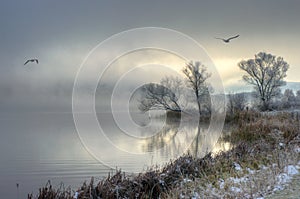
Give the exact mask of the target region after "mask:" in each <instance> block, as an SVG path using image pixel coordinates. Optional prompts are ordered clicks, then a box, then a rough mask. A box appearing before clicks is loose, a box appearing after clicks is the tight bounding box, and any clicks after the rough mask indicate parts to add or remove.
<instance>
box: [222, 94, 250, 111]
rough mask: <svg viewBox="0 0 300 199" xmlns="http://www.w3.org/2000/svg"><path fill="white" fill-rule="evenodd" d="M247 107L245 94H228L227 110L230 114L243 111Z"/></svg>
mask: <svg viewBox="0 0 300 199" xmlns="http://www.w3.org/2000/svg"><path fill="white" fill-rule="evenodd" d="M245 107H246V98H245V95H244V93H236V94H232V93H230V94H228V102H227V108H228V112H229V113H230V114H231V115H233V114H234V113H235V112H237V111H242V110H244V109H245Z"/></svg>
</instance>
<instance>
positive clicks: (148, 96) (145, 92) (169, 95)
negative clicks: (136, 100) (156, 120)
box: [139, 77, 182, 112]
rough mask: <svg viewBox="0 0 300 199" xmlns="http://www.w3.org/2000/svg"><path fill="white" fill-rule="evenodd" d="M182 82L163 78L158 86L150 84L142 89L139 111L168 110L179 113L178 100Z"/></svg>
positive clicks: (171, 78) (173, 78)
mask: <svg viewBox="0 0 300 199" xmlns="http://www.w3.org/2000/svg"><path fill="white" fill-rule="evenodd" d="M181 85H182V82H181V80H180V79H179V78H175V77H165V78H163V79H162V80H161V83H160V84H155V83H150V84H146V85H144V86H143V87H142V97H141V100H140V105H139V110H140V111H142V112H146V111H149V110H169V111H176V112H181V107H180V105H179V99H180V97H181V88H182V87H181Z"/></svg>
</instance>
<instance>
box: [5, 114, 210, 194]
mask: <svg viewBox="0 0 300 199" xmlns="http://www.w3.org/2000/svg"><path fill="white" fill-rule="evenodd" d="M98 120H99V122H100V123H101V124H105V125H104V126H103V128H104V129H105V133H106V135H107V137H108V138H109V139H110V140H111V141H112V142H114V143H115V144H116V145H117V147H120V148H121V152H120V154H113V153H112V152H111V151H107V148H105V147H104V146H105V142H107V140H99V139H98V138H97V137H95V138H94V139H95V142H96V143H99V150H101V151H102V154H106V155H107V157H102V160H104V161H107V160H109V158H111V160H112V161H111V162H101V161H98V160H96V159H94V158H93V156H92V155H91V154H89V153H88V152H87V150H86V148H85V147H84V146H83V145H82V143H81V141H80V139H79V136H78V134H77V131H76V128H75V125H74V121H73V117H72V114H69V113H19V114H17V113H11V114H8V113H6V114H4V113H2V114H1V115H0V126H1V128H2V136H1V139H0V159H1V165H0V179H1V181H0V195H5V196H10V198H17V187H16V183H19V194H20V198H25V197H26V195H27V194H28V193H31V192H33V193H37V192H38V188H40V187H41V186H43V185H45V184H46V183H47V181H48V180H50V181H51V183H52V184H53V186H54V187H55V186H56V187H59V185H60V183H61V182H63V183H64V185H65V186H68V185H70V186H71V187H72V188H73V189H77V188H78V187H79V186H80V185H81V184H82V183H83V182H84V181H85V180H87V181H88V180H89V179H90V178H91V177H92V176H94V177H95V179H96V180H97V179H98V180H99V179H101V178H102V177H104V176H106V175H107V174H108V172H111V171H112V169H111V167H112V168H113V169H115V168H116V167H118V168H121V169H123V170H124V171H129V172H142V171H144V170H146V169H147V168H148V167H149V166H150V165H151V164H163V163H167V162H168V161H169V157H170V154H173V155H174V157H176V155H180V154H178V148H179V147H180V146H181V145H182V144H183V143H182V140H183V141H184V142H185V141H186V139H193V138H195V135H197V132H198V128H197V126H190V125H186V126H183V127H182V128H179V123H177V122H165V120H164V119H162V118H156V119H152V120H153V121H151V125H148V126H146V127H145V128H142V129H143V130H142V131H141V130H140V127H139V126H136V127H127V128H129V130H130V128H131V132H133V134H134V136H137V137H139V138H138V139H134V140H133V142H132V139H129V137H130V136H128V135H127V134H126V133H124V131H122V130H120V129H118V128H115V127H114V125H113V120H111V118H110V117H108V116H107V114H104V113H102V114H98ZM141 121H142V119H141V120H140V122H141ZM145 124H147V121H145ZM205 128H206V127H203V128H202V129H203V131H204V130H205ZM90 131H92V130H91V129H88V128H87V129H86V132H85V133H89V132H90ZM200 143H201V142H199V144H200ZM193 147H194V148H193ZM194 149H195V142H192V145H191V150H192V151H195V150H194ZM122 150H123V151H126V150H127V151H129V152H130V153H131V152H132V151H135V152H136V153H137V154H144V155H142V156H145V157H146V158H145V159H137V158H134V157H135V156H133V155H131V154H130V153H123V152H122ZM199 150H202V149H201V146H199ZM126 154H127V155H126ZM128 154H129V155H128ZM153 155H155V156H156V160H159V161H158V162H154V160H155V159H153V158H151V157H152V156H153ZM143 161H144V162H143ZM106 165H109V166H110V167H109V166H106Z"/></svg>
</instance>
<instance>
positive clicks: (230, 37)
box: [227, 35, 240, 40]
mask: <svg viewBox="0 0 300 199" xmlns="http://www.w3.org/2000/svg"><path fill="white" fill-rule="evenodd" d="M239 36H240V35H236V36H234V37H230V38H228V39H227V40H231V39H235V38H237V37H239Z"/></svg>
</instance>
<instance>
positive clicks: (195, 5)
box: [0, 0, 300, 111]
mask: <svg viewBox="0 0 300 199" xmlns="http://www.w3.org/2000/svg"><path fill="white" fill-rule="evenodd" d="M299 10H300V1H297V0H286V1H282V0H272V1H271V0H268V1H266V0H265V1H261V0H253V1H240V0H239V1H238V0H236V1H232V0H229V1H222V0H219V1H187V2H183V1H140V0H139V1H124V0H120V1H100V0H99V1H95V0H93V1H82V0H73V1H55V0H51V1H50V0H44V1H38V0H36V1H33V0H26V1H21V0H20V1H14V0H4V1H1V7H0V25H1V29H0V44H1V45H0V58H1V63H0V70H1V71H0V110H1V111H10V110H13V109H14V110H29V111H30V110H34V109H39V108H41V107H42V108H43V107H47V110H48V109H49V110H53V111H56V110H66V111H68V110H69V108H70V107H71V99H70V96H71V93H72V86H73V82H74V79H75V76H76V73H77V71H78V69H79V67H80V64H81V63H82V61H83V60H84V58H85V57H86V55H87V54H88V53H89V51H90V50H91V49H92V48H94V47H95V46H96V45H97V44H98V43H99V42H101V41H103V40H105V39H107V38H108V37H110V36H112V35H114V34H117V33H119V32H122V31H125V30H128V29H132V28H138V27H150V26H151V27H163V28H170V29H174V30H177V31H179V32H182V33H184V34H186V35H188V36H190V37H192V38H193V39H195V40H196V41H197V42H198V43H200V44H201V45H202V46H203V48H204V49H205V50H206V52H207V53H208V55H209V56H210V57H211V59H212V61H213V62H214V63H215V65H216V67H217V69H218V71H219V73H220V76H221V77H222V80H223V84H224V86H225V89H226V90H227V91H234V89H235V88H237V87H240V85H242V81H241V76H242V72H241V71H240V70H239V69H238V67H237V63H238V62H239V61H241V60H242V59H249V58H253V57H254V54H256V53H258V52H260V51H266V52H269V53H271V54H274V55H277V56H282V57H283V58H284V59H285V60H286V61H287V62H288V63H289V64H290V69H289V71H288V77H287V80H288V81H299V77H300V69H299V67H300V59H299V52H300V49H299V44H300V37H299V32H300V23H299V20H300V14H299ZM235 34H240V37H239V38H238V39H236V40H233V41H232V42H231V43H229V44H224V43H222V42H221V41H220V40H216V39H214V37H229V36H232V35H235ZM107 53H110V52H107ZM29 58H38V59H39V61H40V63H39V64H38V65H35V64H30V65H27V66H24V65H23V64H24V62H25V61H26V59H29ZM199 61H201V60H199ZM150 73H151V72H150ZM153 74H155V73H153ZM65 104H67V108H66V109H61V106H64V105H65Z"/></svg>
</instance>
